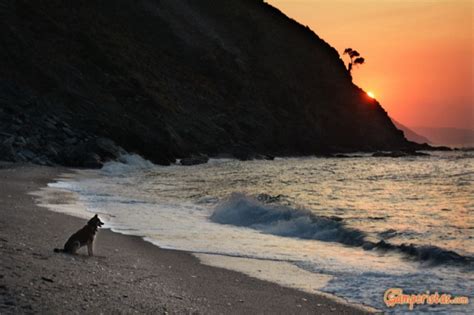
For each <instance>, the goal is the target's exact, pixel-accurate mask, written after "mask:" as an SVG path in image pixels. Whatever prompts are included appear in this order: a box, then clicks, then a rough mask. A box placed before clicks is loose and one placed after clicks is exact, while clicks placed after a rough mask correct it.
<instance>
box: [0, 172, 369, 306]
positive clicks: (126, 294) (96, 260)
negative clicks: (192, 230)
mask: <svg viewBox="0 0 474 315" xmlns="http://www.w3.org/2000/svg"><path fill="white" fill-rule="evenodd" d="M68 172H70V170H68V169H65V168H49V167H39V166H32V165H14V164H10V165H4V166H3V167H2V168H0V209H2V210H1V211H2V215H1V216H0V255H1V257H2V259H1V261H0V266H1V267H2V268H1V269H2V270H4V271H2V272H1V273H0V292H1V297H0V313H2V314H3V313H44V312H48V313H65V312H68V313H83V312H87V313H101V312H106V313H110V312H115V313H116V312H120V313H136V312H138V313H151V312H153V313H162V314H167V313H196V314H197V313H199V314H201V313H206V314H209V313H212V314H214V313H237V314H238V313H249V312H251V313H301V314H308V313H318V314H334V313H338V314H341V313H342V314H367V313H370V312H369V308H368V307H367V308H365V307H364V306H359V305H351V304H348V303H343V302H342V301H336V300H335V299H333V298H330V297H327V296H325V295H323V294H318V293H306V292H303V291H299V290H296V289H291V288H287V287H283V286H280V285H278V284H275V283H272V282H267V281H263V280H259V279H257V278H253V277H250V276H247V275H245V274H243V273H240V272H237V271H232V270H228V269H223V268H222V266H220V267H219V268H218V267H212V266H208V265H206V264H203V263H201V262H200V260H199V259H198V258H197V257H196V256H195V255H193V254H192V253H188V252H182V251H177V250H169V249H163V248H159V247H158V246H156V245H153V244H151V243H149V242H147V241H146V240H143V239H142V238H141V237H138V236H130V235H124V234H120V233H115V232H112V231H111V230H108V229H104V230H101V231H100V232H99V235H98V237H97V241H96V245H95V253H96V255H97V256H94V257H88V256H86V254H85V252H84V250H83V249H81V250H80V254H79V255H75V256H70V255H64V254H55V253H53V251H52V249H53V248H54V247H59V246H61V245H62V244H63V243H64V241H65V240H66V239H67V237H69V235H70V234H71V233H72V232H75V231H76V230H78V229H79V228H80V227H81V226H83V225H84V220H83V219H80V218H77V217H73V216H70V215H67V214H62V213H58V212H53V211H50V210H47V209H45V208H43V207H40V206H39V205H37V204H36V199H37V197H34V196H32V195H30V194H29V193H31V192H33V191H37V190H39V189H40V188H42V187H44V186H45V185H47V184H48V183H50V182H51V181H53V180H54V179H55V178H57V177H59V176H61V175H62V174H64V173H68Z"/></svg>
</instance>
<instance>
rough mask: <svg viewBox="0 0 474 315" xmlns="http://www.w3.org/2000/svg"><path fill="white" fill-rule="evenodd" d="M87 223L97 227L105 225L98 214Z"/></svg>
mask: <svg viewBox="0 0 474 315" xmlns="http://www.w3.org/2000/svg"><path fill="white" fill-rule="evenodd" d="M87 224H88V225H91V226H93V227H96V228H97V227H101V226H102V225H104V222H102V221H100V219H99V217H98V216H97V214H96V215H95V216H93V217H92V219H90V220H89V222H87Z"/></svg>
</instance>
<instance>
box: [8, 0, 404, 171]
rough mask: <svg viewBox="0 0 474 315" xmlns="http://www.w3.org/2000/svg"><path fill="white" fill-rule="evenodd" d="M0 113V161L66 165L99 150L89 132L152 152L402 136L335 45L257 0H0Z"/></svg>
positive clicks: (246, 152) (163, 158)
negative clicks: (353, 77) (356, 82)
mask: <svg viewBox="0 0 474 315" xmlns="http://www.w3.org/2000/svg"><path fill="white" fill-rule="evenodd" d="M0 123H1V125H0V131H1V133H0V159H13V160H14V159H17V158H18V154H17V153H18V152H20V151H21V152H20V153H22V154H20V158H21V159H24V160H35V159H36V160H37V161H43V162H44V161H52V162H56V163H61V164H70V165H81V164H84V163H82V162H83V161H84V159H89V160H98V159H103V158H104V157H103V156H102V154H99V152H98V151H97V150H96V147H97V146H98V144H97V143H96V142H97V140H96V138H97V137H104V138H109V139H112V140H113V141H114V142H115V143H116V144H118V145H120V146H121V147H123V148H124V149H125V150H127V151H131V152H137V153H139V154H142V155H144V156H145V157H147V158H149V159H151V160H153V161H154V162H158V163H162V164H167V163H169V162H170V161H173V160H174V159H175V158H177V157H185V156H190V155H193V154H199V153H204V154H210V155H212V154H219V153H233V154H235V155H237V156H244V157H246V156H251V155H253V154H255V153H259V154H271V155H305V154H318V153H326V152H331V151H351V150H381V149H390V150H400V149H406V148H409V147H411V146H412V144H410V143H409V142H407V141H406V140H405V138H404V137H403V134H402V133H401V132H400V131H398V130H397V129H396V128H395V126H394V125H393V123H392V122H391V120H390V119H389V117H388V116H387V114H386V112H385V111H384V110H383V109H382V107H380V105H379V104H378V103H377V102H375V101H373V100H371V99H370V98H368V97H367V96H366V95H365V93H364V92H363V91H361V90H360V89H359V88H357V87H356V86H354V85H353V83H352V81H351V77H350V75H349V74H348V72H347V71H346V69H345V66H344V64H343V62H342V60H340V58H339V55H338V53H337V52H336V50H334V49H333V48H332V47H331V46H329V45H328V44H327V43H326V42H324V41H323V40H321V39H320V38H319V37H318V36H317V35H315V34H314V33H313V32H312V31H311V30H309V29H308V28H305V27H304V26H301V25H300V24H298V23H296V22H295V21H293V20H291V19H289V18H287V17H286V16H284V15H283V14H282V13H281V12H279V11H278V10H276V9H275V8H273V7H271V6H269V5H267V4H265V3H263V2H262V1H257V0H234V1H217V0H202V1H192V0H188V1H185V0H181V1H179V0H141V1H132V0H102V1H90V0H89V1H86V0H76V1H59V0H35V1H26V0H0ZM99 146H101V145H99ZM110 146H111V145H110ZM102 147H103V144H102ZM46 148H48V149H46ZM111 150H112V149H111V148H109V150H108V151H111ZM85 151H87V152H89V153H90V154H89V155H88V156H87V157H81V156H79V157H78V154H79V153H80V152H85ZM106 151H107V150H106ZM78 152H79V153H78ZM93 153H94V154H96V153H97V155H93ZM92 164H93V163H92Z"/></svg>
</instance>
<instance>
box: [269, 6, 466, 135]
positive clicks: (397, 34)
mask: <svg viewBox="0 0 474 315" xmlns="http://www.w3.org/2000/svg"><path fill="white" fill-rule="evenodd" d="M267 2H268V3H270V4H272V5H274V6H276V7H277V8H279V9H280V10H282V11H283V12H284V13H285V14H287V15H288V16H290V17H292V18H294V19H295V20H297V21H299V22H300V23H302V24H304V25H308V26H309V27H310V28H311V29H312V30H313V31H315V32H316V33H317V34H318V35H319V36H320V37H321V38H323V39H324V40H325V41H327V42H328V43H329V44H331V46H333V47H334V48H336V49H337V50H338V51H339V53H340V54H341V55H342V51H343V50H344V48H347V47H351V48H353V49H356V50H358V51H359V52H360V53H361V55H362V56H363V57H365V58H366V64H365V65H362V66H360V67H359V68H356V69H354V70H353V77H354V82H355V83H356V84H357V85H358V86H360V87H361V88H363V89H364V90H366V91H371V92H372V93H373V94H375V96H376V98H377V100H378V101H380V103H381V104H382V106H383V107H384V108H385V109H386V110H387V111H388V113H389V115H390V116H392V117H393V118H395V119H396V120H398V121H399V122H401V123H403V124H405V125H407V126H411V127H416V126H428V127H458V128H469V129H474V92H473V89H474V88H473V86H474V82H473V73H474V51H473V45H474V44H473V15H474V12H473V4H472V1H471V0H358V1H353V0H268V1H267ZM345 61H347V60H346V59H345Z"/></svg>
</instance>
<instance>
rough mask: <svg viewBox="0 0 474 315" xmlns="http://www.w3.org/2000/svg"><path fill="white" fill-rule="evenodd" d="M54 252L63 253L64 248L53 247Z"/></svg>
mask: <svg viewBox="0 0 474 315" xmlns="http://www.w3.org/2000/svg"><path fill="white" fill-rule="evenodd" d="M54 252H55V253H63V252H64V249H62V248H55V249H54Z"/></svg>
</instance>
